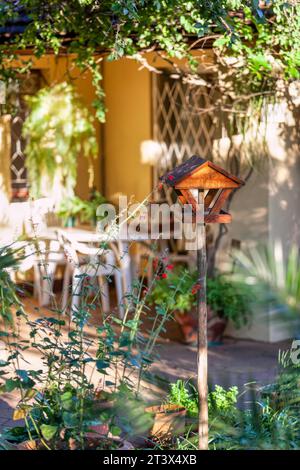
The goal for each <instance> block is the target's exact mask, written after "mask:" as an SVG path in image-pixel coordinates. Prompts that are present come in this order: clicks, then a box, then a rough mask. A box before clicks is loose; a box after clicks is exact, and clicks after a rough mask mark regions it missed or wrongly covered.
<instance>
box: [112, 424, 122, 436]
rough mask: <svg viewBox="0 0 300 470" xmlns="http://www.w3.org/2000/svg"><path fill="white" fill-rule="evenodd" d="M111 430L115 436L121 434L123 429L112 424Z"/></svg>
mask: <svg viewBox="0 0 300 470" xmlns="http://www.w3.org/2000/svg"><path fill="white" fill-rule="evenodd" d="M110 432H111V433H112V435H113V436H120V434H121V432H122V429H121V428H119V427H118V426H111V428H110Z"/></svg>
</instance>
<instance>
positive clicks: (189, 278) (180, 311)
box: [148, 265, 198, 343]
mask: <svg viewBox="0 0 300 470" xmlns="http://www.w3.org/2000/svg"><path fill="white" fill-rule="evenodd" d="M197 290H198V287H197V274H196V273H195V272H189V271H188V270H187V269H186V268H185V267H183V266H178V267H176V268H175V269H174V268H173V266H172V265H167V266H166V267H165V272H163V273H160V275H157V276H156V279H155V285H154V287H153V289H152V290H151V292H150V294H149V296H148V300H149V302H150V304H152V305H156V306H162V307H164V309H166V310H168V311H171V312H173V316H174V318H175V320H176V321H177V323H178V324H179V326H180V329H181V332H182V335H183V339H184V342H185V343H191V342H193V341H195V340H196V326H197V323H196V320H195V318H194V316H193V315H192V310H193V308H194V306H195V305H196V293H197Z"/></svg>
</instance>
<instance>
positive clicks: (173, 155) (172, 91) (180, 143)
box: [153, 73, 216, 177]
mask: <svg viewBox="0 0 300 470" xmlns="http://www.w3.org/2000/svg"><path fill="white" fill-rule="evenodd" d="M214 99H215V88H214V87H210V88H209V87H204V86H195V85H191V84H188V83H183V82H182V80H180V79H174V78H172V77H171V76H170V75H167V74H165V73H162V74H159V75H157V74H154V77H153V138H154V140H155V141H156V142H159V143H160V145H161V149H162V152H161V153H162V156H161V158H160V159H159V161H158V162H157V167H156V172H157V176H158V177H159V176H161V175H162V174H163V173H164V172H166V171H167V170H170V169H172V168H174V167H175V166H176V165H178V164H180V163H182V162H183V161H184V160H186V159H187V158H188V157H190V155H193V154H198V155H201V156H202V157H203V158H211V154H212V144H213V140H214V138H215V136H216V126H215V108H214V106H213V102H214Z"/></svg>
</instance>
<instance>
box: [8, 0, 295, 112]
mask: <svg viewBox="0 0 300 470" xmlns="http://www.w3.org/2000/svg"><path fill="white" fill-rule="evenodd" d="M16 5H17V6H16ZM0 9H1V10H2V11H0V13H1V14H0V18H1V19H0V26H3V27H5V28H6V32H7V33H6V34H5V35H4V34H2V35H1V46H0V47H1V48H0V57H1V70H2V75H4V76H5V75H6V76H7V74H9V73H11V70H9V69H8V68H7V66H6V65H5V64H6V63H7V60H11V59H13V58H14V57H15V51H16V50H20V49H23V50H28V49H30V50H31V51H33V53H34V55H35V56H37V57H40V56H42V55H43V54H45V53H47V52H48V51H49V50H52V51H53V52H54V53H55V54H59V53H60V52H67V53H75V54H76V63H77V65H78V66H79V67H80V68H82V69H85V68H87V67H88V68H89V69H90V70H91V71H92V73H93V77H94V84H95V86H96V90H97V95H98V97H97V100H96V102H95V106H96V108H97V110H98V113H97V114H98V118H99V119H100V120H104V118H105V108H104V104H103V91H102V89H101V85H100V83H101V73H100V69H99V61H98V59H99V57H100V60H101V58H102V56H103V55H106V57H107V59H108V60H114V59H118V58H120V57H123V56H127V57H133V58H137V59H139V60H141V57H142V56H141V53H145V52H149V51H154V52H156V53H158V54H160V55H161V56H163V57H164V58H165V59H166V60H171V62H172V63H174V61H176V60H178V59H183V58H185V59H188V62H189V65H190V72H189V73H192V74H194V75H197V62H196V61H195V57H194V56H193V54H192V50H193V49H194V48H197V49H199V48H200V49H201V48H205V47H206V48H207V47H208V46H209V47H213V50H214V52H215V57H216V62H217V63H218V65H219V66H223V67H225V68H226V70H227V71H228V73H229V75H234V77H235V80H236V82H237V83H239V84H240V86H242V84H243V86H244V87H246V88H247V91H248V92H249V93H255V92H257V91H259V92H260V91H262V92H266V91H274V90H275V88H276V87H275V83H276V82H278V80H282V81H287V82H289V81H290V80H295V79H296V80H297V79H299V73H300V72H299V70H300V4H299V2H297V1H295V0H290V1H285V0H273V1H269V0H266V1H260V0H247V1H240V0H215V1H209V0H191V1H185V0H152V1H147V0H136V1H134V0H118V1H103V0H101V1H100V0H96V1H91V0H68V1H58V0H53V1H52V2H46V1H41V0H20V1H18V2H17V3H16V2H7V1H5V2H1V6H0ZM20 18H22V21H21V23H20ZM19 24H21V25H22V27H21V29H22V32H21V34H19V33H18V32H19V30H20V28H16V25H19ZM0 31H1V30H0ZM15 31H17V33H16V32H15ZM97 57H98V59H97ZM142 60H143V62H142V64H143V65H144V66H146V65H147V61H146V62H145V60H144V56H143V58H142Z"/></svg>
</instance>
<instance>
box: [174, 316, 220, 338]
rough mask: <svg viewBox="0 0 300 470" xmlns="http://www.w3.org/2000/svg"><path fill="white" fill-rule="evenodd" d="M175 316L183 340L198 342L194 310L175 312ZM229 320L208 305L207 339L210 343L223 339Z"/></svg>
mask: <svg viewBox="0 0 300 470" xmlns="http://www.w3.org/2000/svg"><path fill="white" fill-rule="evenodd" d="M174 318H175V320H176V321H177V323H178V324H179V327H180V330H181V333H182V336H183V342H184V343H185V344H192V343H196V342H197V328H198V324H197V316H196V314H195V313H194V312H184V313H181V312H175V313H174ZM227 323H228V322H227V320H226V319H224V318H222V317H220V316H219V315H217V314H216V313H215V312H214V311H213V310H212V309H211V308H210V307H207V339H208V341H209V342H210V343H217V342H220V341H222V339H223V334H224V331H225V329H226V326H227Z"/></svg>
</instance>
